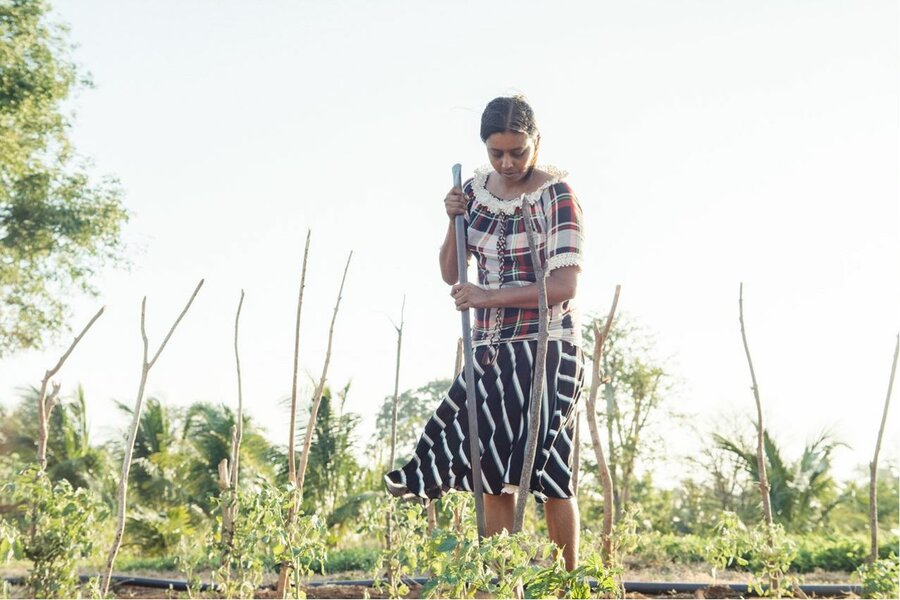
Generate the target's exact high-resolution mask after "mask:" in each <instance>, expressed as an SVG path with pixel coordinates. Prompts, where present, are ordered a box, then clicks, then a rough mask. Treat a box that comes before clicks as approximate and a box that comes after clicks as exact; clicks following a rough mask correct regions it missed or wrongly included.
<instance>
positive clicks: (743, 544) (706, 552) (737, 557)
mask: <svg viewBox="0 0 900 600" xmlns="http://www.w3.org/2000/svg"><path fill="white" fill-rule="evenodd" d="M715 531H716V535H715V537H713V538H712V539H710V540H708V541H707V542H706V545H705V546H704V547H703V557H704V558H705V559H706V562H708V563H709V565H710V566H711V567H712V573H711V574H712V578H713V583H715V582H716V581H717V575H718V572H719V571H720V570H722V569H725V568H727V567H729V566H731V565H732V564H733V563H736V564H738V565H740V566H746V565H747V564H748V563H747V560H746V559H745V558H743V554H745V553H746V552H747V550H748V549H749V541H748V530H747V526H746V525H744V523H743V521H741V520H740V519H739V518H738V516H737V515H736V514H735V513H733V512H730V511H723V512H722V514H721V515H720V517H719V519H718V521H717V522H716V527H715Z"/></svg>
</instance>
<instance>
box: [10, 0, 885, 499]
mask: <svg viewBox="0 0 900 600" xmlns="http://www.w3.org/2000/svg"><path fill="white" fill-rule="evenodd" d="M248 6H249V5H248V4H247V3H245V2H234V1H224V0H215V1H212V0H208V1H200V0H192V1H190V2H174V1H159V2H152V3H149V2H134V1H126V2H122V1H120V0H117V1H112V0H110V1H84V0H79V1H77V2H75V1H74V0H66V1H56V2H53V7H54V11H53V15H54V18H55V19H56V20H57V21H61V22H65V23H68V24H69V26H70V34H69V36H70V39H71V41H73V42H74V43H75V44H77V48H76V50H75V52H74V57H75V59H76V61H77V62H78V63H79V65H81V67H82V68H83V69H84V70H85V71H86V72H90V74H91V75H92V79H93V81H94V83H95V87H94V88H93V89H86V90H82V91H81V92H80V93H79V94H78V95H77V96H76V97H75V98H74V99H73V100H72V102H71V106H70V108H71V109H72V110H73V111H74V120H73V128H72V131H71V137H72V140H73V141H74V143H75V147H76V148H77V150H78V152H79V154H80V155H81V156H83V157H86V158H89V159H90V160H91V167H90V168H91V172H92V173H93V174H94V175H95V176H96V177H97V178H100V177H103V176H107V175H112V176H115V177H117V178H118V179H119V180H120V182H121V186H122V188H123V190H124V194H125V195H124V202H125V205H126V206H127V208H128V209H129V210H130V211H131V215H132V216H131V220H130V222H129V224H128V225H127V227H126V229H125V232H124V240H125V242H126V245H127V256H128V258H129V259H130V260H131V263H132V266H131V268H130V269H127V270H124V269H120V270H115V269H108V270H106V271H104V272H103V273H102V274H101V276H100V277H99V278H98V279H97V280H96V282H95V284H96V286H97V287H98V289H99V290H100V295H99V297H97V298H85V297H80V296H77V295H73V297H72V299H71V306H72V318H71V320H70V326H71V328H72V329H73V330H76V331H77V330H80V329H81V327H82V326H83V325H84V324H85V323H86V322H87V320H88V319H89V318H90V317H91V316H92V315H93V314H94V312H96V310H97V309H98V308H99V306H101V305H105V306H106V312H105V314H104V315H103V317H102V318H101V319H100V320H99V321H98V322H97V323H96V325H95V326H94V328H93V329H92V330H91V331H90V332H89V334H88V335H87V336H86V337H85V339H84V340H83V341H82V343H81V344H80V345H79V347H78V348H77V349H76V351H75V352H74V353H73V355H72V356H71V358H70V359H69V360H68V362H67V363H66V365H65V366H64V368H63V370H62V371H61V372H60V373H59V375H58V378H57V380H58V381H59V382H60V383H61V384H62V386H63V392H64V394H65V393H72V392H73V391H74V389H75V387H76V386H77V385H82V386H83V387H84V389H85V393H86V397H87V401H88V411H89V421H90V423H91V428H92V432H93V433H94V435H95V438H97V439H110V438H115V437H120V436H122V435H124V431H125V429H126V425H127V423H126V419H125V418H124V416H123V415H122V414H120V412H119V411H117V409H115V407H114V402H113V401H114V400H119V401H123V402H126V403H129V404H131V403H133V402H134V399H135V396H136V392H137V387H138V381H139V378H140V367H141V339H140V329H139V323H140V303H141V299H142V297H143V296H145V295H146V296H147V323H148V335H149V338H150V345H151V352H152V351H153V348H154V347H155V346H157V345H158V344H159V342H160V341H161V340H162V338H163V337H164V335H165V333H166V331H167V330H168V328H169V327H170V325H171V323H172V321H173V320H174V318H175V317H176V316H177V314H178V312H179V311H180V310H181V308H182V306H183V305H184V303H185V302H186V300H187V298H188V297H189V295H190V293H191V292H192V290H193V288H194V286H195V285H196V284H197V282H198V281H199V280H200V279H201V278H204V279H205V284H204V286H203V288H202V290H201V291H200V293H199V295H198V297H197V300H196V301H195V303H194V305H193V307H192V308H191V310H190V312H189V313H188V314H187V316H186V317H185V319H184V321H183V322H182V323H181V325H180V326H179V328H178V329H177V331H176V332H175V334H174V336H173V338H172V340H171V341H170V343H169V345H168V346H167V348H166V349H165V351H164V353H163V354H162V356H161V358H160V359H159V361H158V363H157V364H156V366H154V368H153V370H152V371H151V372H150V377H149V382H148V388H147V395H148V396H156V397H159V398H161V399H163V400H164V401H165V402H167V403H170V404H172V405H179V406H186V405H188V404H190V403H192V402H195V401H211V402H224V403H226V404H228V405H230V406H235V405H236V402H237V388H236V385H237V384H236V376H235V369H234V355H233V345H232V344H233V337H232V336H233V325H234V311H235V309H236V307H237V302H238V298H239V295H240V291H241V290H242V289H243V290H244V291H245V292H246V298H245V301H244V307H243V312H242V316H241V325H240V327H241V330H240V352H241V365H242V377H243V394H244V402H245V406H246V410H247V412H248V413H249V414H250V415H251V417H252V418H253V419H254V421H255V422H256V423H258V424H259V425H261V426H263V427H264V428H265V429H266V430H267V432H268V434H269V435H270V437H271V438H272V439H273V440H275V441H277V442H279V443H286V440H287V435H288V432H287V419H288V409H287V408H286V406H285V404H284V400H285V398H287V397H289V395H290V390H291V377H292V366H293V345H294V319H295V314H296V302H297V292H298V287H299V276H300V265H301V259H302V254H303V243H304V240H305V236H306V232H307V230H308V229H309V230H311V232H312V236H311V247H310V258H309V267H308V272H307V280H306V282H307V287H306V292H305V295H304V304H303V314H302V322H301V342H300V344H301V347H300V366H301V384H302V387H303V390H302V391H303V393H304V394H305V395H304V396H302V397H301V401H305V402H307V404H308V400H309V396H310V395H311V388H312V385H311V384H310V381H311V380H312V379H313V378H315V379H317V378H318V376H319V373H320V371H321V369H322V363H323V361H324V355H325V347H326V343H327V335H328V326H329V321H330V319H331V314H332V309H333V306H334V302H335V299H336V296H337V291H338V287H339V284H340V278H341V273H342V270H343V266H344V262H345V261H346V259H347V256H348V254H349V253H350V251H351V250H352V251H353V258H352V261H351V264H350V267H349V272H348V275H347V282H346V287H345V289H344V295H343V300H342V303H341V308H340V312H339V314H338V317H337V324H336V328H335V332H334V342H333V353H332V356H331V365H330V368H329V382H330V383H331V385H333V386H340V387H343V386H344V385H345V384H346V383H347V382H348V381H352V386H351V390H350V394H349V397H348V400H347V410H351V411H354V412H357V413H359V414H360V415H362V416H363V425H362V429H361V435H360V442H361V443H360V448H361V449H362V447H364V445H365V442H367V441H368V439H369V437H370V436H371V434H372V432H373V431H374V414H375V411H376V410H377V408H378V406H379V405H380V403H381V402H382V401H383V399H384V398H385V397H386V396H388V395H390V394H392V393H393V388H394V361H395V348H396V332H395V329H394V323H395V322H397V321H399V316H400V314H399V313H400V306H401V302H402V301H403V298H404V296H405V298H406V312H405V327H404V340H403V355H402V362H401V368H400V388H401V389H409V388H414V387H418V386H420V385H422V384H424V383H426V382H428V381H430V380H433V379H436V378H443V377H450V375H451V374H452V372H451V369H452V364H453V360H454V354H455V347H456V339H457V337H458V336H459V335H460V319H459V315H458V313H457V312H456V311H455V310H454V309H453V304H452V300H451V299H450V297H449V288H448V286H446V285H445V284H444V283H443V282H442V280H441V278H440V272H439V268H438V262H437V252H438V249H439V247H440V244H441V242H442V240H443V237H444V234H445V231H446V226H447V217H446V213H444V209H443V197H444V195H445V194H446V192H447V190H448V189H449V188H450V185H451V176H450V167H451V165H452V164H453V163H456V162H459V163H462V165H463V169H464V173H471V171H472V170H473V169H474V168H475V167H477V166H479V165H482V164H485V163H487V155H486V152H485V149H484V145H483V144H482V142H481V141H480V139H479V137H478V127H479V118H480V114H481V111H482V110H483V108H484V105H485V104H486V103H487V102H488V101H489V100H490V99H492V98H494V97H495V96H498V95H508V94H511V93H524V94H526V95H527V97H528V98H529V100H530V101H531V103H532V106H533V107H534V109H535V112H536V115H537V119H538V124H539V126H540V129H541V134H542V139H541V157H540V159H541V162H543V163H546V164H553V165H556V166H558V167H560V168H562V169H565V170H566V171H568V172H569V176H568V177H567V181H568V182H569V183H570V184H571V185H572V187H573V189H574V190H575V193H576V194H577V195H578V198H579V200H580V203H581V205H582V208H583V211H584V219H585V232H586V240H587V241H586V243H587V247H586V255H585V260H584V264H583V270H582V274H581V276H580V280H579V287H578V305H579V307H580V308H581V310H582V311H583V312H594V313H603V314H605V313H606V311H607V310H608V308H609V305H610V302H611V300H612V295H613V290H614V288H615V286H616V284H621V286H622V293H621V298H620V302H619V310H620V311H621V312H622V313H623V314H627V315H629V317H631V318H633V319H634V320H635V321H636V322H638V323H639V324H640V325H641V326H642V327H643V328H644V329H645V331H646V332H647V333H648V334H649V335H652V336H653V338H654V340H655V356H656V357H657V359H658V360H660V361H663V362H664V363H665V364H666V366H667V368H668V369H669V371H670V372H672V373H673V376H674V377H673V382H674V383H675V384H676V385H675V387H674V390H673V392H672V393H671V394H669V395H667V397H666V399H665V404H666V406H667V407H668V408H669V409H671V410H673V411H676V412H678V413H681V414H684V415H686V419H685V420H682V421H674V420H670V419H668V418H667V417H663V416H662V415H660V418H659V419H658V421H657V423H656V426H655V427H656V430H657V432H658V433H659V434H660V435H662V437H663V438H664V440H665V445H664V446H662V454H663V458H662V459H661V461H660V462H659V463H657V464H656V469H655V472H656V475H655V480H656V481H657V482H658V483H659V484H660V485H663V486H668V487H671V486H674V485H677V481H678V479H679V477H681V476H685V475H686V474H687V473H688V472H689V465H688V462H687V460H686V459H687V457H690V456H692V455H696V453H697V451H698V450H699V449H700V448H701V447H702V446H703V444H705V443H708V440H709V437H708V436H709V433H710V432H712V431H721V430H723V429H724V428H726V427H727V424H729V423H733V422H735V421H737V422H743V423H744V427H745V428H748V429H747V433H748V434H752V430H751V429H749V428H751V427H752V425H751V424H750V418H751V417H753V416H755V405H754V399H753V394H752V391H751V389H750V376H749V370H748V367H747V361H746V357H745V355H744V349H743V346H742V342H741V333H740V327H739V323H738V289H739V285H740V283H741V282H743V284H744V311H745V321H746V324H747V334H748V338H749V344H750V350H751V352H752V353H753V361H754V367H755V369H756V375H757V378H758V381H759V388H760V394H761V398H762V403H763V406H764V415H765V416H764V419H765V422H766V424H767V427H768V428H769V429H770V431H771V433H772V435H773V436H774V437H775V439H776V440H777V441H778V442H780V443H781V444H782V445H783V446H784V447H785V452H786V454H787V455H788V456H789V457H790V458H796V457H797V456H799V453H800V451H801V450H802V448H803V445H804V443H807V442H809V441H811V440H813V439H815V438H816V437H817V436H818V435H819V434H820V433H821V432H823V431H831V432H832V433H833V434H834V435H835V436H836V438H837V439H838V440H840V441H842V442H844V443H846V444H847V445H848V447H846V448H843V447H842V448H839V449H838V450H837V451H836V453H835V455H834V462H835V475H836V476H837V477H838V478H840V479H846V478H848V477H859V476H864V473H863V472H862V471H860V470H859V468H860V466H861V465H864V464H866V463H867V462H868V461H869V460H871V455H872V453H873V451H874V444H875V437H876V435H877V432H878V426H879V423H880V419H881V414H882V410H883V405H884V400H885V395H886V392H887V385H888V376H889V373H890V366H891V358H892V353H893V349H894V344H895V336H896V335H897V332H898V330H900V278H898V276H897V274H898V273H900V236H898V226H900V203H898V191H900V185H898V184H900V177H898V175H900V173H898V169H900V167H898V165H900V160H898V159H900V156H898V154H900V127H898V120H900V119H898V117H900V115H898V101H900V85H898V71H900V69H898V66H900V65H898V63H900V58H898V57H900V48H898V46H900V44H898V39H900V35H898V23H900V18H898V14H900V11H898V4H897V3H896V2H888V1H877V0H876V1H867V2H834V1H815V2H813V1H800V0H796V1H784V0H778V1H756V2H713V1H701V0H676V1H672V0H665V1H663V0H659V1H648V0H636V1H632V2H556V3H552V4H551V3H548V2H535V1H525V0H519V1H516V2H448V1H433V2H411V1H399V0H387V1H384V2H363V1H356V0H336V1H329V2H324V1H318V2H266V1H261V2H255V3H253V5H252V10H250V9H248ZM70 340H71V337H70V336H63V337H61V338H59V339H58V340H57V341H56V342H55V343H53V344H50V345H48V347H47V348H45V349H43V350H40V351H28V352H21V353H19V354H17V355H15V356H12V357H10V358H7V359H5V360H4V361H3V362H0V402H3V403H5V404H12V403H13V402H15V401H16V400H17V398H18V394H19V392H18V390H19V388H21V387H23V386H28V385H38V384H39V382H40V379H41V377H42V376H43V373H44V370H45V369H47V368H49V367H50V366H52V365H53V364H54V363H55V362H56V360H57V358H58V357H59V355H60V354H61V353H62V352H63V351H64V350H65V348H66V347H67V346H68V344H69V341H70ZM894 415H896V410H895V411H894ZM423 425H424V424H423ZM898 444H900V436H898V420H897V418H896V417H895V416H891V418H890V419H889V423H888V426H887V430H886V433H885V441H884V446H883V448H882V454H881V460H882V461H885V462H892V463H893V464H894V465H897V463H898V455H900V447H898Z"/></svg>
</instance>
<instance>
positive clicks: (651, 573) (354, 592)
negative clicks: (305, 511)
mask: <svg viewBox="0 0 900 600" xmlns="http://www.w3.org/2000/svg"><path fill="white" fill-rule="evenodd" d="M0 574H2V575H5V576H11V575H12V573H8V572H3V573H0ZM129 575H135V576H138V575H140V576H142V577H153V578H162V579H177V580H181V579H183V575H182V574H180V573H175V572H152V573H151V572H146V573H140V574H138V573H129ZM204 575H208V574H203V573H201V574H200V577H201V579H203V580H204V581H206V580H208V579H209V577H208V576H204ZM370 578H371V573H366V572H362V571H355V572H347V573H340V574H330V575H328V576H327V577H322V576H317V577H314V578H313V581H328V580H331V581H341V580H343V581H354V580H360V579H370ZM747 579H748V575H747V574H746V573H741V572H731V571H726V572H723V573H720V575H719V581H720V582H723V581H727V582H729V583H747ZM627 580H628V581H682V582H697V583H705V584H706V585H707V586H708V587H707V588H705V589H703V590H699V591H698V592H696V593H672V594H665V595H659V596H648V595H644V594H640V593H635V592H632V593H628V594H626V598H629V599H638V598H700V599H703V598H741V597H742V596H741V595H740V594H738V593H736V592H734V591H733V590H731V588H729V587H727V586H723V585H715V584H714V582H713V581H712V578H711V577H710V575H709V573H708V572H706V571H702V570H699V569H691V568H690V567H689V566H686V565H670V566H666V567H660V568H656V569H643V570H629V571H628V574H627ZM850 581H851V574H850V573H842V572H823V571H819V572H815V573H807V574H805V575H803V576H802V583H807V584H814V583H820V584H821V583H826V584H834V583H848V582H850ZM267 583H269V582H267ZM271 583H274V580H273V581H272V582H271ZM409 587H410V592H409V594H407V595H406V598H420V593H421V586H420V585H416V584H412V585H410V586H409ZM114 591H115V594H116V598H141V599H144V598H161V599H175V598H178V599H183V598H189V596H188V594H187V593H186V592H174V591H169V590H159V589H150V588H143V587H137V586H131V585H120V586H117V587H116V588H115V590H114ZM305 591H306V594H307V597H308V598H388V593H387V591H386V590H385V591H382V592H379V591H377V590H375V589H373V588H367V587H364V586H360V585H316V586H310V587H308V588H307V589H306V590H305ZM10 597H12V598H22V597H26V596H25V590H24V589H22V588H12V589H11V590H10ZM216 597H218V596H216V594H215V593H213V592H202V593H199V594H195V595H194V598H201V599H205V598H216ZM256 597H257V598H276V597H277V596H276V593H275V590H274V589H263V590H260V592H259V593H258V594H257V596H256ZM475 597H476V598H491V596H489V595H487V594H482V593H478V594H476V596H475ZM840 597H841V598H856V597H858V596H855V595H852V594H851V595H842V596H840Z"/></svg>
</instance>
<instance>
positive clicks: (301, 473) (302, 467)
mask: <svg viewBox="0 0 900 600" xmlns="http://www.w3.org/2000/svg"><path fill="white" fill-rule="evenodd" d="M351 258H353V252H352V251H351V252H350V255H349V256H348V257H347V264H346V265H345V266H344V275H343V277H341V287H340V289H339V290H338V297H337V302H335V304H334V313H333V314H332V315H331V326H330V327H329V328H328V347H327V348H326V351H325V364H323V365H322V375H321V376H320V377H319V384H318V385H317V386H316V391H315V392H314V394H313V405H312V409H311V410H310V413H309V424H308V425H307V427H306V436H305V438H304V441H303V453H302V454H301V455H300V464H299V465H298V466H297V472H296V475H295V477H296V478H295V481H296V485H297V491H296V493H295V496H294V503H293V504H292V505H291V509H290V511H288V522H287V523H286V526H287V527H288V528H290V527H292V526H293V524H294V520H295V519H296V518H297V513H298V512H299V510H300V504H301V503H302V502H303V482H304V479H305V478H306V466H307V464H308V463H309V447H310V444H311V443H312V434H313V430H314V429H315V427H316V417H317V416H318V414H319V405H320V404H321V403H322V393H323V392H324V390H325V381H326V378H327V376H328V364H329V363H330V362H331V344H332V340H333V339H334V323H335V321H337V315H338V309H339V308H340V306H341V295H342V294H343V293H344V282H345V281H346V280H347V270H348V269H349V268H350V259H351ZM289 570H290V565H289V564H287V563H283V564H282V565H281V571H280V572H279V573H278V584H277V588H276V589H277V592H278V595H279V597H281V598H284V597H286V595H287V591H288V587H289V583H288V575H289V574H290V573H289Z"/></svg>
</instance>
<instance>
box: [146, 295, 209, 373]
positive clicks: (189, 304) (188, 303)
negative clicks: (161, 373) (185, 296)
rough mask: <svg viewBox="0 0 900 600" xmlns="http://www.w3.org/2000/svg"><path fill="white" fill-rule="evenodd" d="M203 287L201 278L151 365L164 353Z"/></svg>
mask: <svg viewBox="0 0 900 600" xmlns="http://www.w3.org/2000/svg"><path fill="white" fill-rule="evenodd" d="M201 287H203V280H202V279H201V280H200V283H198V284H197V287H196V288H194V293H193V294H191V298H190V299H189V300H188V301H187V304H185V305H184V308H183V309H182V311H181V314H180V315H178V318H177V319H175V322H174V323H172V328H171V329H169V333H167V334H166V337H165V339H163V342H162V344H160V345H159V349H158V350H157V351H156V354H154V355H153V360H151V361H150V366H151V367H153V365H154V364H155V363H156V359H157V358H159V355H160V354H162V351H163V349H164V348H165V347H166V344H168V343H169V338H170V337H172V334H173V333H175V328H176V327H178V324H179V323H181V319H182V318H183V317H184V315H185V314H186V313H187V311H188V309H189V308H190V307H191V304H193V302H194V298H196V297H197V292H199V291H200V288H201Z"/></svg>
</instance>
